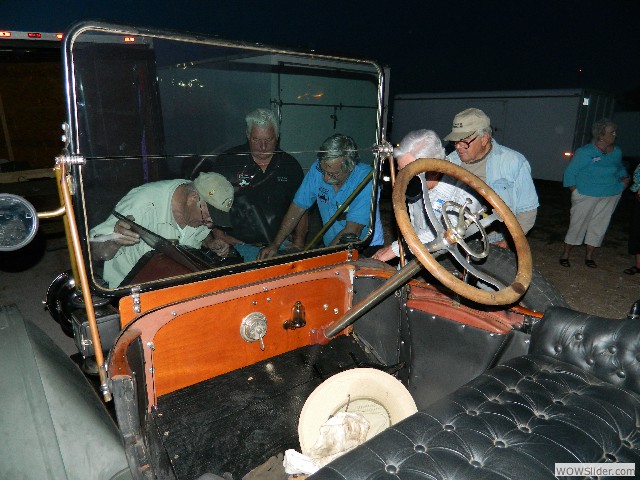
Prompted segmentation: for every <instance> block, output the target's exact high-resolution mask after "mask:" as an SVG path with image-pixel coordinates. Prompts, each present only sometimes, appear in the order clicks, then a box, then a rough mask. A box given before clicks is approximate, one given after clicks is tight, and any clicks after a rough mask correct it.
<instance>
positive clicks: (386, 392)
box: [298, 368, 418, 456]
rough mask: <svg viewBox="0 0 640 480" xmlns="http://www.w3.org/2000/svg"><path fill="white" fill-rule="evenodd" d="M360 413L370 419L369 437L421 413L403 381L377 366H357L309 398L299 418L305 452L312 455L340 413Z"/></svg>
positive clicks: (299, 429) (320, 388)
mask: <svg viewBox="0 0 640 480" xmlns="http://www.w3.org/2000/svg"><path fill="white" fill-rule="evenodd" d="M344 411H348V412H353V413H360V414H361V415H363V416H364V417H365V418H366V420H367V421H368V422H369V432H368V434H367V440H369V439H370V438H371V437H373V436H374V435H376V434H378V433H380V432H381V431H382V430H384V429H385V428H387V427H389V426H390V425H394V424H395V423H397V422H399V421H400V420H403V419H405V418H407V417H408V416H409V415H412V414H413V413H415V412H417V411H418V409H417V407H416V403H415V402H414V400H413V398H412V397H411V394H410V393H409V391H408V390H407V389H406V388H405V386H404V385H402V383H400V381H398V380H397V379H396V378H395V377H393V376H391V375H389V374H388V373H385V372H382V371H380V370H376V369H375V368H354V369H351V370H346V371H344V372H341V373H338V374H336V375H333V376H332V377H329V378H328V379H327V380H325V381H324V382H322V383H321V384H320V385H319V386H318V387H317V388H316V389H315V390H314V391H313V392H312V393H311V395H309V398H307V401H306V402H305V404H304V406H303V407H302V412H301V413H300V419H299V421H298V437H299V440H300V447H301V451H302V453H303V454H304V455H307V456H308V455H309V452H310V449H311V448H312V447H313V446H314V445H315V443H316V440H317V439H318V436H319V433H320V427H321V426H322V425H323V424H324V423H325V422H326V421H327V420H328V419H329V418H330V417H331V416H333V415H335V414H336V413H338V412H344Z"/></svg>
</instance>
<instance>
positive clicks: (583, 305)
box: [528, 182, 640, 318]
mask: <svg viewBox="0 0 640 480" xmlns="http://www.w3.org/2000/svg"><path fill="white" fill-rule="evenodd" d="M536 186H537V189H538V195H539V197H540V204H541V207H540V209H539V210H538V219H537V221H536V226H535V227H534V228H533V229H532V230H531V232H529V235H528V237H529V244H530V245H531V251H532V253H533V261H534V265H535V266H536V267H537V268H538V270H540V271H541V272H542V273H543V274H544V275H545V276H546V277H547V278H548V279H549V280H550V281H551V283H553V284H554V285H555V286H556V287H557V288H558V289H559V290H560V292H562V294H563V295H564V297H565V299H566V300H567V302H568V303H569V305H571V306H572V307H573V308H575V309H577V310H581V311H583V312H587V313H591V314H594V315H599V316H602V317H611V318H620V317H623V316H625V315H626V314H627V312H628V311H629V308H630V307H631V305H632V304H633V303H634V302H635V301H637V300H639V299H640V275H633V276H631V275H626V274H624V273H623V272H622V271H623V270H624V269H625V268H628V267H630V266H632V265H633V257H632V256H631V255H629V254H628V253H627V251H628V250H627V241H628V230H629V205H630V201H632V199H631V198H630V196H628V195H627V193H628V192H626V193H625V195H624V196H623V198H622V200H621V201H620V203H619V204H618V208H617V209H616V211H615V212H614V214H613V217H612V219H611V223H610V225H609V230H608V231H607V235H606V237H605V239H604V242H603V244H602V247H600V248H598V249H596V252H595V255H594V260H595V262H596V263H597V265H598V268H589V267H587V266H586V265H585V264H584V253H585V251H584V247H574V248H573V250H572V252H571V258H570V262H571V267H570V268H565V267H562V266H561V265H560V264H559V262H558V259H559V258H560V254H561V253H562V246H563V240H564V235H565V233H566V231H567V227H568V225H569V207H570V203H571V202H570V197H569V192H568V190H567V189H563V188H562V187H561V185H560V184H559V183H556V182H537V185H536Z"/></svg>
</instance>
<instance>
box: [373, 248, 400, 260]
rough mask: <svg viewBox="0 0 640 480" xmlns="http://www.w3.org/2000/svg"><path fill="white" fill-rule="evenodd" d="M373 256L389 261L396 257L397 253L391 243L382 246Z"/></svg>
mask: <svg viewBox="0 0 640 480" xmlns="http://www.w3.org/2000/svg"><path fill="white" fill-rule="evenodd" d="M371 258H375V259H376V260H381V261H383V262H387V261H389V260H392V259H394V258H396V254H395V253H393V250H392V249H391V245H388V246H386V247H383V248H381V249H380V250H378V251H377V252H376V253H374V254H373V256H372V257H371Z"/></svg>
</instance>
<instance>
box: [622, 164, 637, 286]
mask: <svg viewBox="0 0 640 480" xmlns="http://www.w3.org/2000/svg"><path fill="white" fill-rule="evenodd" d="M629 190H631V192H632V193H633V200H632V201H633V204H632V206H631V229H630V231H629V255H634V257H635V262H636V263H635V264H634V265H633V267H630V268H625V269H624V270H623V272H624V273H626V274H627V275H635V274H636V273H640V164H638V166H637V167H636V169H635V171H634V172H633V184H632V185H631V188H630V189H629Z"/></svg>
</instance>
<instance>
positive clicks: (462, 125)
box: [444, 108, 539, 247]
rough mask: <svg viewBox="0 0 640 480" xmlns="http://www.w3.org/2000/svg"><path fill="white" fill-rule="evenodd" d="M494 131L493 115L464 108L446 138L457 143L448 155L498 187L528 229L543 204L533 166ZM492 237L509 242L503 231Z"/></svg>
mask: <svg viewBox="0 0 640 480" xmlns="http://www.w3.org/2000/svg"><path fill="white" fill-rule="evenodd" d="M491 135H492V130H491V123H490V120H489V117H488V116H487V115H486V114H485V113H484V112H483V111H482V110H479V109H477V108H467V109H466V110H463V111H462V112H460V113H458V114H457V115H456V116H455V117H454V119H453V128H452V130H451V133H450V134H449V135H447V136H446V137H445V138H444V139H445V140H449V141H450V142H451V143H453V145H454V147H455V150H454V151H453V152H451V153H450V154H449V155H448V157H447V159H448V160H449V161H451V162H452V163H455V164H456V165H460V166H462V168H464V169H465V170H468V171H469V172H471V173H473V174H474V175H476V176H478V177H480V178H481V179H482V180H484V181H485V182H486V183H487V185H489V186H490V187H491V188H492V189H493V190H495V192H496V193H497V194H498V195H499V196H500V197H501V198H502V200H503V201H504V203H506V204H507V206H508V207H509V208H510V209H511V211H512V212H513V214H514V215H515V216H516V218H517V219H518V222H519V223H520V226H521V227H522V230H523V231H524V233H527V232H528V231H529V230H531V228H532V227H533V225H534V223H535V221H536V215H537V212H538V206H539V203H538V194H537V193H536V189H535V186H534V185H533V178H532V177H531V166H530V165H529V162H528V161H527V159H526V158H525V157H524V155H522V154H521V153H518V152H516V151H515V150H512V149H510V148H507V147H504V146H502V145H500V144H499V143H498V142H496V141H495V139H493V138H492V137H491ZM490 240H491V241H492V243H494V244H496V245H498V246H501V247H507V246H508V245H507V242H506V241H505V240H504V237H503V236H502V234H500V233H496V232H494V233H492V234H491V236H490Z"/></svg>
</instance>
